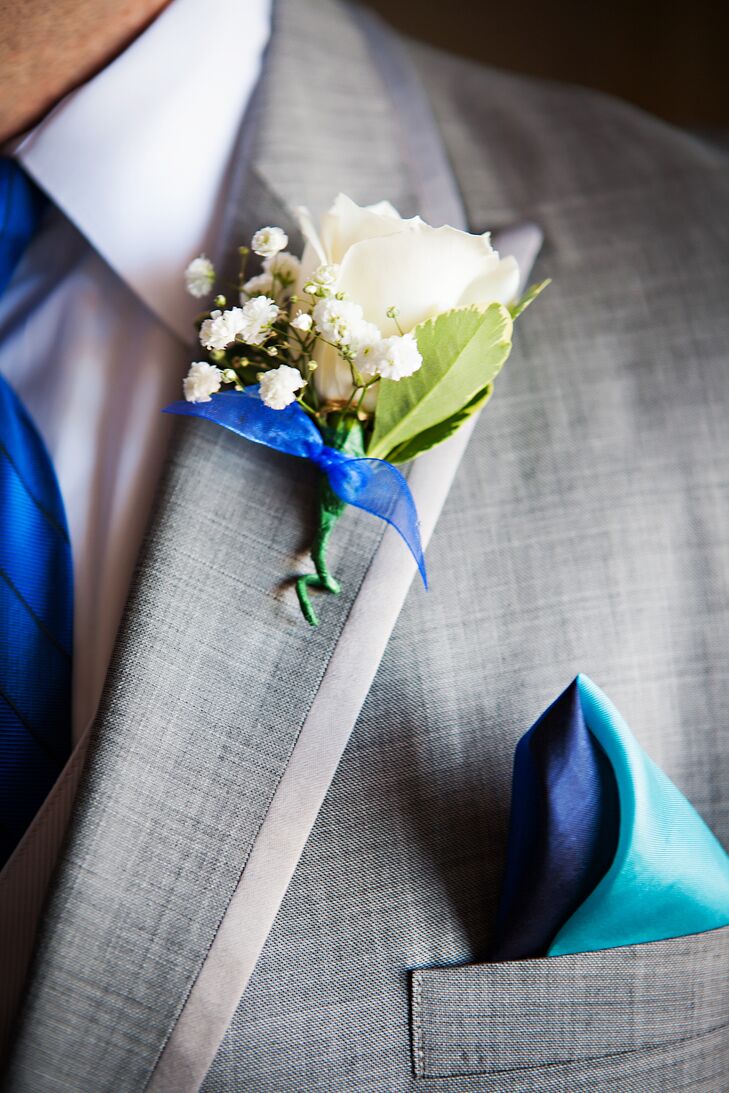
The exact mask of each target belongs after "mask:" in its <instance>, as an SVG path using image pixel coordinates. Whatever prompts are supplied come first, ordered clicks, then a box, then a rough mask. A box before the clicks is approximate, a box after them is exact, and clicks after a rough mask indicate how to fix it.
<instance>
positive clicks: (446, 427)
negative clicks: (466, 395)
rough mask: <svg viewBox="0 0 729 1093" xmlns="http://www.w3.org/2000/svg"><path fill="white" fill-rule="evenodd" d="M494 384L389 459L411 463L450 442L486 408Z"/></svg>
mask: <svg viewBox="0 0 729 1093" xmlns="http://www.w3.org/2000/svg"><path fill="white" fill-rule="evenodd" d="M493 390H494V387H493V384H492V383H489V385H488V386H487V387H484V389H483V391H479V393H478V394H477V395H476V396H475V398H472V399H471V401H470V402H467V403H466V405H465V406H462V407H461V409H460V410H458V411H457V413H455V414H453V415H452V416H451V417H448V418H446V420H445V421H441V422H439V423H438V425H433V427H432V428H430V429H426V430H425V432H424V433H418V435H417V436H414V437H413V439H412V440H407V441H406V442H405V443H404V444H400V445H399V447H397V448H395V450H394V451H392V452H390V454H389V455H388V457H387V459H388V462H390V463H409V462H410V460H411V459H415V457H416V456H417V455H422V454H423V452H428V451H430V449H431V448H437V446H438V445H439V444H442V443H443V441H444V440H448V438H449V437H451V436H453V434H454V433H457V432H458V430H459V429H460V427H461V425H465V423H466V422H467V421H468V419H469V417H471V416H472V415H473V414H475V413H476V411H477V410H480V409H481V407H482V406H485V405H486V403H487V402H488V400H489V399H490V398H491V395H492V394H493Z"/></svg>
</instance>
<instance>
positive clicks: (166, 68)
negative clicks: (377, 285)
mask: <svg viewBox="0 0 729 1093" xmlns="http://www.w3.org/2000/svg"><path fill="white" fill-rule="evenodd" d="M270 7H271V0H246V3H241V2H240V0H209V2H208V3H206V4H204V5H203V4H201V3H200V2H199V0H174V2H173V3H172V4H170V6H169V7H167V8H165V10H164V11H163V12H162V14H161V15H159V16H158V18H157V19H156V20H155V21H154V23H152V24H151V26H150V27H148V29H147V30H145V32H144V33H143V34H142V35H141V36H140V37H139V38H137V39H136V40H135V41H134V42H133V43H132V44H131V45H130V46H129V47H128V48H127V49H126V50H125V51H124V52H123V53H122V54H120V56H119V57H118V58H116V59H115V60H114V61H112V62H111V64H109V65H108V66H107V67H106V68H104V69H103V70H102V71H101V72H100V73H99V74H98V75H97V76H95V77H94V78H93V79H91V80H90V81H89V82H88V83H86V84H84V85H83V86H82V87H80V88H79V89H78V90H76V91H74V92H72V93H71V94H70V95H68V96H67V97H66V98H65V99H63V100H62V101H61V102H60V103H59V104H58V105H57V106H56V107H55V109H54V110H53V111H52V112H51V113H50V114H49V115H48V116H47V117H46V118H44V119H43V121H42V122H41V123H40V124H39V125H38V126H37V127H36V128H35V129H33V130H32V131H31V132H30V133H28V134H27V135H26V136H25V137H24V138H22V140H21V141H20V143H19V144H18V145H17V147H16V149H15V155H16V157H17V158H18V159H19V160H20V161H21V162H22V163H23V165H24V167H25V169H26V170H27V171H28V173H29V174H30V175H31V176H32V177H33V178H35V180H36V181H37V182H38V183H39V185H40V186H41V187H42V188H43V189H44V190H45V191H46V192H47V193H48V194H49V195H50V197H51V198H52V199H53V201H54V202H55V203H56V204H57V205H58V206H59V208H61V209H62V210H63V211H64V212H65V214H66V215H67V216H68V217H69V218H70V219H71V220H72V221H73V222H74V223H75V224H76V226H77V227H78V228H79V229H80V230H81V231H82V232H83V234H84V235H85V236H86V237H87V239H88V240H89V241H90V242H91V244H92V245H93V246H94V247H95V249H96V250H97V251H98V252H99V253H100V254H101V255H102V256H103V257H104V258H105V259H106V261H107V262H108V263H109V264H110V265H111V266H112V267H113V268H114V269H115V270H116V271H117V272H118V273H119V274H120V275H121V276H122V277H123V278H124V280H125V281H127V282H128V284H129V285H130V286H131V287H132V288H133V289H134V291H135V292H136V293H137V294H138V295H139V296H140V297H141V298H142V299H143V300H144V302H145V303H146V304H147V305H148V306H149V307H150V308H151V309H152V310H153V311H155V312H156V313H157V314H158V315H159V316H160V318H161V319H162V320H163V321H164V322H165V323H166V324H167V325H168V326H169V327H171V328H172V330H174V331H175V332H176V333H177V334H179V335H180V336H181V337H182V338H184V340H185V341H189V339H190V334H191V330H192V327H191V322H192V318H193V316H194V314H195V312H196V310H199V306H198V305H196V304H195V302H194V301H193V300H191V298H190V297H189V296H187V294H186V292H185V289H184V282H183V273H184V269H185V266H186V265H187V263H188V262H189V261H190V259H191V258H193V257H194V256H195V255H196V254H199V253H201V252H204V251H206V250H207V251H209V252H210V251H212V250H214V249H215V246H216V230H217V229H218V226H219V225H218V218H219V210H220V207H221V198H222V196H223V194H224V192H225V185H226V181H227V174H228V168H229V165H230V161H231V155H232V152H233V149H234V147H235V143H236V137H237V135H238V132H239V129H240V125H241V121H242V119H243V115H244V113H245V110H246V106H247V105H248V102H249V99H250V96H251V93H252V91H253V88H254V86H255V83H256V81H257V79H258V76H259V73H260V69H261V62H262V57H263V52H264V49H265V46H266V43H267V40H268V36H269V33H270Z"/></svg>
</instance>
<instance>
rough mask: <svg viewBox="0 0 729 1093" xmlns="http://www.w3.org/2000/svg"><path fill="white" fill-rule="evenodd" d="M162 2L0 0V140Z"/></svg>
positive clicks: (105, 56)
mask: <svg viewBox="0 0 729 1093" xmlns="http://www.w3.org/2000/svg"><path fill="white" fill-rule="evenodd" d="M168 3H169V0H22V2H19V0H0V142H5V141H7V140H9V139H11V138H12V137H15V136H17V135H19V134H20V133H23V132H25V130H26V129H29V128H30V127H31V126H33V125H34V124H36V122H38V121H40V119H41V118H42V117H44V115H45V114H47V113H48V111H49V110H51V109H52V108H53V107H54V106H55V105H56V103H57V102H58V101H59V100H60V99H62V98H63V97H64V95H67V94H68V92H69V91H72V90H73V89H74V88H75V87H78V86H79V85H80V84H82V83H84V82H85V81H86V80H88V79H90V78H91V77H92V76H94V75H95V74H96V73H97V72H99V71H100V70H101V69H102V68H104V66H105V65H107V64H108V63H109V62H110V61H111V60H113V59H114V57H116V56H117V55H118V54H119V53H121V52H122V50H124V49H125V48H126V46H128V45H129V44H130V42H132V41H133V40H134V39H135V38H136V37H137V36H138V35H139V34H141V33H142V31H143V30H144V29H145V28H146V27H147V26H149V24H150V23H151V22H152V21H153V20H154V19H155V17H156V16H157V15H158V14H159V13H160V11H162V9H163V8H165V7H166V6H167V4H168ZM200 17H201V18H204V11H203V9H202V7H201V12H200Z"/></svg>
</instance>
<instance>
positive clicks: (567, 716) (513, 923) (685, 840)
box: [491, 675, 729, 960]
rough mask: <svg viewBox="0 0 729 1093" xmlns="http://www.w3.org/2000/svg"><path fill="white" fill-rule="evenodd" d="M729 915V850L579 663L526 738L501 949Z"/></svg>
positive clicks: (579, 941) (715, 923) (709, 921)
mask: <svg viewBox="0 0 729 1093" xmlns="http://www.w3.org/2000/svg"><path fill="white" fill-rule="evenodd" d="M727 924H729V855H727V854H726V852H725V851H724V850H723V849H722V847H721V845H720V843H719V842H718V840H717V839H716V838H715V837H714V835H713V834H712V833H711V831H710V830H709V828H708V827H707V826H706V824H705V823H704V821H703V820H702V819H701V817H700V816H699V815H698V813H697V812H696V810H695V809H694V808H693V806H692V805H691V804H690V803H689V802H688V801H687V800H686V798H685V797H684V796H683V794H682V793H681V792H680V790H678V789H677V788H676V786H675V785H674V784H673V782H671V780H670V779H669V778H668V777H667V776H666V775H665V774H664V773H663V771H662V770H660V768H659V767H657V766H656V764H655V763H654V762H653V761H652V760H651V759H650V758H649V756H648V755H646V753H645V752H644V751H643V749H642V748H641V746H640V744H639V743H638V741H637V740H636V739H635V737H634V736H633V734H632V732H631V731H630V729H629V727H628V725H627V724H626V722H625V721H624V720H623V718H622V717H621V716H620V714H619V712H618V711H617V709H616V708H615V706H614V705H613V704H612V703H611V702H610V700H609V699H608V698H607V697H606V695H604V694H603V693H602V691H601V690H600V689H599V688H598V687H597V686H596V685H595V684H594V683H593V682H592V680H590V679H588V677H587V676H584V675H580V676H578V677H577V679H576V680H574V682H573V683H572V684H571V685H570V686H569V687H568V688H567V690H566V691H565V692H564V693H563V694H562V695H560V697H559V698H558V699H557V701H556V702H555V703H553V705H552V706H550V707H549V709H548V710H547V711H546V712H545V713H544V714H543V715H542V716H541V717H540V718H539V720H538V721H537V722H536V724H535V725H534V726H533V727H532V728H531V729H530V730H529V732H528V733H526V735H525V736H524V737H522V739H521V740H520V741H519V744H518V745H517V749H516V754H515V758H514V777H513V788H512V804H511V821H510V830H509V840H508V850H507V863H506V871H505V876H504V884H503V888H502V894H501V903H500V909H499V915H498V920H497V928H496V941H495V945H494V948H493V951H492V953H491V958H492V959H494V960H513V959H523V958H527V957H534V956H545V955H546V956H558V955H563V954H566V953H576V952H591V951H596V950H599V949H609V948H614V947H616V946H621V945H633V944H640V943H643V942H647V941H658V940H661V939H664V938H671V937H682V936H684V935H687V934H695V933H702V932H703V931H705V930H712V929H715V928H717V927H720V926H725V925H727Z"/></svg>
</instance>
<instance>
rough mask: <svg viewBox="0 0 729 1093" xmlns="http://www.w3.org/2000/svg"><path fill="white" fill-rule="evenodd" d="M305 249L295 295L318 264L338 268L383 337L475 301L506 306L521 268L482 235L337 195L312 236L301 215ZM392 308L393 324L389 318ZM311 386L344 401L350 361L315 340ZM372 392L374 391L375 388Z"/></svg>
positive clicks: (343, 286) (345, 289)
mask: <svg viewBox="0 0 729 1093" xmlns="http://www.w3.org/2000/svg"><path fill="white" fill-rule="evenodd" d="M300 219H301V229H302V231H303V233H304V236H305V238H306V248H305V250H304V255H303V258H302V261H301V273H300V276H299V281H298V284H297V289H296V291H297V292H301V291H302V290H303V288H304V286H305V285H307V284H309V283H310V282H311V280H312V277H313V274H314V271H315V270H317V269H318V268H319V267H320V266H322V265H334V266H337V267H339V268H338V271H337V273H338V276H337V284H336V287H337V291H338V292H342V293H344V295H345V296H346V297H347V298H348V299H349V300H352V301H356V303H357V304H358V305H359V306H360V307H361V308H362V314H363V316H364V319H365V320H367V321H369V322H371V323H375V325H376V326H378V327H379V329H380V330H381V331H382V335H383V337H385V338H387V337H392V336H394V335H396V334H398V333H399V332H400V331H399V330H398V324H399V327H400V329H401V330H402V331H404V332H408V331H410V330H412V329H413V327H414V326H417V324H418V323H420V322H423V321H424V320H425V319H429V318H431V317H432V316H434V315H439V314H440V313H441V312H443V311H450V310H451V309H452V308H455V307H467V306H468V305H473V304H475V305H476V306H478V307H484V308H485V307H488V305H489V304H492V303H496V302H498V303H504V304H506V303H509V302H510V301H511V300H513V298H514V296H515V295H516V292H517V288H518V284H519V268H518V266H517V263H516V260H515V259H514V258H500V257H499V255H498V253H497V252H496V251H495V250H494V248H493V247H492V246H491V243H490V241H489V238H488V236H486V235H469V234H468V233H467V232H462V231H458V230H457V229H456V228H450V227H442V228H431V227H430V226H429V225H428V224H425V223H424V222H423V221H422V220H421V219H420V218H419V217H415V218H414V219H412V220H403V219H402V218H401V217H400V216H399V214H398V213H397V212H396V210H395V209H393V208H392V206H391V205H389V204H388V203H387V202H381V203H380V204H379V205H372V206H370V207H369V208H360V207H359V206H358V205H355V203H354V202H353V201H351V200H350V198H348V197H345V196H344V194H340V195H339V197H338V198H337V199H336V201H335V202H334V204H333V205H332V207H331V209H330V210H329V212H328V213H326V214H325V215H324V217H323V218H322V221H321V229H320V232H319V233H318V234H317V233H316V231H315V230H314V227H313V225H312V222H311V218H310V217H309V216H308V215H307V214H306V212H305V211H304V212H302V214H301V218H300ZM393 307H394V308H396V309H397V323H396V322H395V320H394V319H393V318H390V317H389V316H388V315H387V312H388V310H389V309H390V308H393ZM314 355H315V358H316V361H317V364H318V366H319V367H318V368H317V371H316V373H315V377H316V385H317V389H318V390H319V393H320V395H321V396H322V397H323V398H325V399H342V398H345V399H346V398H348V397H349V394H350V391H351V374H350V369H349V366H348V365H347V364H346V363H345V362H344V361H342V359H341V357H340V356H339V354H338V353H337V352H336V350H335V349H332V348H331V347H330V346H327V345H322V344H318V345H317V346H316V349H315V353H314ZM373 393H374V392H373Z"/></svg>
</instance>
